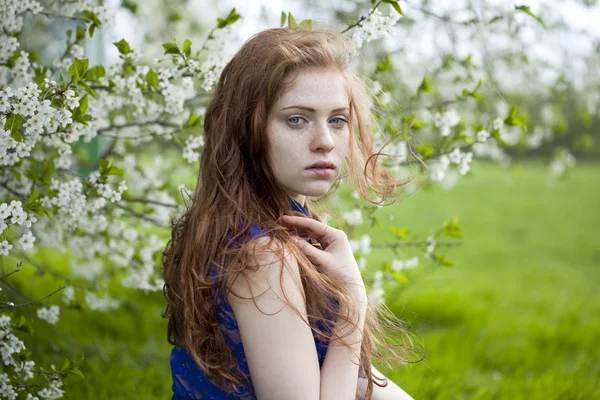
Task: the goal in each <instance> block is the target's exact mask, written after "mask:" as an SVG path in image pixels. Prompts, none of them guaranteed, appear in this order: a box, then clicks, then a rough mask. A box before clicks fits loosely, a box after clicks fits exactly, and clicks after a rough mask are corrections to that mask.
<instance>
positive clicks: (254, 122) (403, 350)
mask: <svg viewBox="0 0 600 400" xmlns="http://www.w3.org/2000/svg"><path fill="white" fill-rule="evenodd" d="M351 61H352V45H351V42H350V41H349V39H348V38H347V37H345V36H344V35H342V34H340V33H338V32H336V31H333V30H329V29H322V30H318V31H317V30H304V29H299V28H281V29H269V30H265V31H262V32H260V33H258V34H256V35H255V36H253V37H252V38H251V39H250V40H248V41H247V42H246V43H245V44H244V45H243V46H242V48H241V49H240V50H239V51H238V52H237V53H236V55H235V56H234V57H233V58H232V59H231V61H230V62H229V63H228V64H227V65H226V66H225V68H224V70H223V72H222V74H221V76H220V79H219V82H218V84H217V86H216V90H215V92H214V95H213V97H212V100H211V102H210V104H209V105H208V107H207V109H206V114H205V117H204V134H205V147H204V150H203V153H202V156H201V160H200V166H199V173H198V182H197V186H196V190H195V192H194V193H193V195H192V196H191V198H190V201H189V202H188V204H186V208H185V211H184V212H183V213H182V214H181V215H180V216H179V217H175V218H173V221H172V237H171V240H170V241H169V243H168V245H167V248H166V250H165V251H164V253H163V260H162V261H163V274H164V280H165V285H164V288H163V294H164V296H165V298H166V300H167V307H166V311H165V314H164V316H165V317H168V319H169V321H168V340H169V343H171V344H173V345H175V346H179V347H183V348H185V349H187V350H188V351H189V353H190V354H191V356H192V357H193V359H194V360H195V362H196V363H197V364H198V366H199V367H200V368H201V369H202V370H203V371H204V372H205V374H206V376H207V377H208V378H209V379H210V380H211V381H213V382H215V383H216V384H217V385H218V386H220V387H222V388H224V389H225V390H228V391H235V390H237V389H238V388H239V387H240V386H242V385H244V384H246V383H247V382H248V379H249V377H248V376H246V375H244V374H243V373H242V372H241V371H240V368H239V366H238V364H237V360H236V357H235V354H234V353H233V351H232V349H231V348H229V347H228V346H227V344H226V341H225V337H224V335H223V333H222V331H221V329H220V327H219V324H218V321H217V318H216V313H217V304H216V297H215V296H213V289H214V290H216V291H217V293H218V294H219V295H221V294H223V293H226V292H231V287H232V283H233V282H234V281H235V279H236V278H237V277H238V275H240V274H241V275H242V276H245V277H247V275H245V274H246V272H247V271H248V270H255V269H256V268H259V266H258V265H254V264H253V261H252V260H255V258H253V256H252V255H253V254H255V253H254V251H256V244H257V243H258V242H257V241H256V240H251V238H250V236H249V233H250V228H251V224H253V223H254V224H258V225H259V226H260V228H261V229H262V230H263V231H264V232H267V233H268V234H267V237H268V238H269V241H268V242H267V243H264V241H260V242H259V243H263V244H264V246H263V248H264V249H273V248H277V249H280V251H279V250H278V251H277V252H276V253H277V255H278V257H279V259H280V260H281V268H282V269H283V257H284V247H285V249H287V250H288V251H290V252H291V253H292V254H293V255H294V257H295V258H296V259H297V261H298V266H299V270H300V276H301V280H302V285H303V289H304V296H305V301H306V310H307V314H308V319H309V323H310V327H311V329H312V330H313V332H314V333H315V334H316V335H320V337H322V338H324V339H327V340H332V339H336V340H338V341H341V342H342V343H343V344H345V345H347V346H350V344H349V343H347V342H346V341H345V340H344V337H347V336H348V335H349V334H350V333H351V332H352V329H351V330H350V332H348V335H336V332H337V333H339V332H338V331H336V330H334V329H333V327H334V326H336V323H339V322H340V321H347V322H348V323H349V324H351V325H353V327H354V329H356V325H355V324H353V323H352V321H353V319H351V318H350V317H349V316H348V315H347V313H346V312H344V311H342V310H346V311H348V310H351V313H352V311H353V310H355V301H354V299H353V297H352V296H351V294H350V292H349V290H348V289H347V286H346V285H344V284H343V283H344V282H342V281H341V280H340V278H339V277H337V276H333V275H330V274H328V273H327V272H326V271H322V270H320V269H318V268H317V267H316V266H314V265H313V264H312V263H311V262H310V261H309V260H308V258H307V257H306V256H304V254H302V253H301V252H300V251H299V249H298V248H297V247H296V246H295V245H294V244H293V242H292V241H291V240H290V239H291V235H292V232H290V230H289V228H287V227H285V226H283V225H282V223H281V216H282V215H284V214H288V215H296V213H295V212H293V211H291V210H290V199H289V197H288V195H287V194H286V193H285V191H284V190H283V188H282V187H281V186H280V185H279V184H278V182H277V181H276V180H275V178H274V175H273V172H272V170H271V168H270V166H269V165H268V163H267V152H268V149H269V142H268V140H267V134H266V132H267V129H266V128H267V121H268V116H269V112H270V110H271V108H272V107H273V105H274V103H275V102H276V101H277V99H278V97H279V96H281V95H282V93H284V91H285V90H286V88H287V87H288V86H289V76H290V74H292V73H295V72H298V71H300V70H305V69H314V68H319V69H329V70H335V71H338V72H339V73H341V74H342V75H343V76H344V78H345V81H346V84H347V90H348V92H349V99H350V120H351V123H350V124H349V128H350V146H349V152H348V157H347V159H346V160H345V162H344V168H343V171H344V174H345V175H346V176H347V177H348V178H349V181H350V182H351V184H352V185H353V186H354V188H355V189H356V190H358V191H359V192H360V193H361V195H362V196H363V197H364V198H365V199H367V200H368V201H370V202H372V203H374V204H381V203H383V202H384V200H385V199H386V198H387V197H390V198H392V199H394V197H395V196H394V195H395V194H396V193H397V191H398V190H397V189H398V188H399V187H400V186H402V185H403V184H406V183H407V182H408V181H409V180H410V178H409V179H408V180H404V181H402V182H400V181H397V180H395V178H394V177H393V176H392V174H391V173H389V172H388V171H386V170H385V168H383V167H382V166H380V165H378V162H377V161H378V160H377V158H378V157H377V156H378V155H379V153H377V154H376V153H374V152H373V133H374V131H373V128H374V126H375V125H374V123H373V121H372V114H371V110H370V105H371V104H372V103H371V101H370V97H369V94H368V89H367V86H366V84H365V82H364V81H363V80H362V79H361V78H360V77H359V76H358V75H357V74H356V73H355V72H353V71H352V70H351V68H350V62H351ZM286 78H287V79H286ZM337 186H338V185H332V188H331V189H330V190H329V191H328V193H327V194H325V195H324V196H322V197H321V198H319V199H309V198H307V205H306V208H307V209H308V212H309V217H310V218H314V219H316V220H318V221H321V218H320V217H319V215H318V214H317V213H316V211H315V210H313V203H314V204H315V206H316V205H317V203H319V202H320V201H322V200H324V199H326V198H328V197H329V195H330V194H331V193H333V191H335V189H336V188H337ZM370 191H371V192H375V193H376V194H377V195H376V197H377V198H376V199H375V200H372V199H371V198H370V197H369V196H370V194H369V192H370ZM392 203H393V202H392ZM246 239H249V240H246ZM273 243H275V245H274V246H273ZM213 268H214V269H216V270H217V271H218V272H219V277H220V278H219V279H217V280H215V279H214V273H213V272H214V269H213ZM231 293H232V294H233V295H236V294H235V293H233V292H231ZM238 297H239V296H238ZM252 299H254V297H253V298H252ZM328 299H334V300H335V301H336V302H337V304H338V305H339V307H335V308H332V306H331V303H330V302H329V300H328ZM286 301H287V304H288V305H289V306H290V307H292V308H293V309H295V310H296V313H298V315H299V316H300V315H301V314H300V313H299V311H298V309H297V308H296V307H295V306H294V305H293V304H291V303H290V302H289V300H288V299H287V296H286ZM255 304H256V303H255ZM328 315H329V317H328ZM318 321H321V322H322V323H323V326H324V327H325V328H324V329H320V328H319V327H318V326H317V322H318ZM336 321H337V322H336ZM385 333H389V334H391V335H393V336H394V339H395V340H396V343H386V341H385V339H384V334H385ZM378 335H379V336H381V337H380V338H378V337H377V336H378ZM362 337H363V338H362V345H361V350H360V367H361V369H362V371H364V373H365V374H366V378H367V379H368V387H367V392H366V398H368V399H370V398H371V395H372V393H373V384H374V383H375V384H377V385H378V386H382V387H383V386H386V385H387V382H385V381H384V379H383V378H381V377H378V378H377V379H379V380H382V381H383V382H382V383H379V382H376V381H375V378H376V377H375V376H374V375H373V374H372V373H371V368H370V364H371V358H372V356H375V357H377V359H378V360H380V361H381V362H384V363H385V364H386V365H387V366H388V367H390V366H392V365H393V366H397V365H398V364H404V363H407V362H410V361H409V358H410V357H411V356H412V355H413V354H414V353H415V351H416V350H415V348H414V347H413V346H412V341H411V339H410V336H409V335H408V333H407V331H406V330H405V328H404V325H403V323H402V321H400V320H398V319H397V318H396V317H395V316H394V315H393V313H392V312H391V311H390V310H389V309H387V307H385V305H382V304H375V303H372V302H369V305H368V310H367V314H366V317H365V325H364V329H363V335H362ZM394 364H395V365H394ZM357 394H358V390H357Z"/></svg>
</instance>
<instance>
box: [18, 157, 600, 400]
mask: <svg viewBox="0 0 600 400" xmlns="http://www.w3.org/2000/svg"><path fill="white" fill-rule="evenodd" d="M518 171H519V172H518V174H516V173H514V172H510V171H506V170H503V169H501V168H499V167H497V166H492V165H486V164H481V165H475V166H474V168H473V173H472V174H471V173H470V174H469V175H468V176H466V177H462V178H461V181H460V182H459V184H458V186H457V187H456V188H455V189H454V190H452V191H450V192H444V191H442V190H439V189H438V190H435V191H427V190H421V191H420V192H418V193H416V194H415V195H413V196H411V197H409V198H407V199H406V200H405V201H404V202H402V203H401V204H399V205H395V206H393V207H390V208H387V209H382V210H380V211H379V212H380V213H381V214H380V215H382V216H386V215H388V214H393V215H394V220H393V221H391V222H390V223H393V224H394V225H395V226H399V227H400V226H408V227H411V228H412V230H413V234H414V235H415V238H424V237H426V236H427V235H429V234H430V233H431V230H432V229H434V228H436V227H437V226H440V225H441V224H442V223H443V221H445V220H447V219H449V218H450V217H452V216H457V217H459V218H460V225H461V226H462V228H463V230H464V233H465V237H464V240H463V244H462V245H461V246H459V247H453V248H451V249H443V253H444V254H447V255H448V257H449V258H450V259H451V260H453V261H456V263H457V265H456V266H454V267H451V268H447V267H440V266H437V265H433V264H431V263H428V262H426V261H425V260H424V259H423V258H422V257H421V265H420V266H419V267H418V268H417V269H416V270H415V271H410V272H414V273H412V274H410V276H409V277H410V282H409V284H408V285H407V286H406V287H404V288H403V289H402V290H401V291H400V294H399V295H397V296H395V297H394V298H392V295H393V292H392V291H391V290H388V298H387V302H388V304H389V306H390V308H391V309H392V310H393V311H394V312H395V313H396V314H397V315H398V316H400V317H401V318H403V319H406V320H407V321H409V323H410V330H411V331H412V332H413V333H415V335H416V337H417V338H418V340H419V341H420V342H421V343H422V345H423V346H424V348H425V350H426V353H427V358H426V360H425V361H424V362H421V363H418V364H414V365H410V366H408V367H405V368H401V369H398V370H395V371H386V370H383V371H382V372H385V373H386V375H387V376H388V377H390V378H391V379H393V380H394V381H396V382H397V383H399V384H400V386H401V387H403V388H404V389H405V390H406V391H407V392H408V393H410V394H411V395H412V396H413V397H414V398H415V399H543V400H550V399H594V398H600V389H599V380H600V379H599V376H600V346H599V344H600V319H599V316H600V296H598V293H599V290H598V289H597V284H598V282H600V239H599V237H600V209H599V208H598V205H599V201H598V199H599V198H600V185H599V183H600V165H598V164H587V165H586V164H582V165H578V166H577V168H576V169H575V170H573V171H572V174H571V175H570V176H569V178H568V179H567V180H566V181H562V182H557V183H556V184H555V185H554V186H551V187H549V186H546V184H545V181H546V173H547V168H546V166H544V165H541V164H538V163H528V164H526V165H524V166H523V168H521V169H519V170H518ZM384 221H385V219H384ZM359 231H360V232H361V233H362V232H369V233H370V234H371V235H372V239H373V242H374V243H381V242H386V241H389V240H391V235H390V234H389V233H387V232H386V231H385V230H382V229H380V230H377V229H371V230H370V229H369V228H367V227H361V228H360V229H359ZM416 254H419V252H418V251H417V250H415V249H409V250H407V251H406V253H405V255H406V256H407V257H408V256H412V255H416ZM391 257H393V254H392V253H391V252H388V251H377V252H373V253H371V254H370V255H369V258H368V259H369V265H370V267H369V268H373V267H376V266H377V265H378V264H379V263H380V262H382V261H385V260H387V261H389V260H390V258H391ZM53 261H55V262H56V263H58V264H59V263H60V260H59V259H55V260H53ZM21 279H22V280H21V281H20V283H21V285H23V286H25V285H27V284H28V283H31V282H28V281H27V279H23V278H21ZM49 287H52V289H54V288H56V286H47V287H46V286H44V285H40V284H38V286H37V287H36V290H37V291H39V293H40V294H43V293H47V292H48V291H47V289H48V288H49ZM123 294H124V295H126V296H127V298H128V303H127V306H126V307H125V308H124V309H121V310H119V311H116V312H112V313H108V314H106V313H100V312H83V313H82V312H79V311H77V310H63V312H62V313H61V321H60V322H59V328H60V329H61V330H62V332H64V333H63V334H60V335H56V334H53V333H51V332H46V331H47V330H48V328H47V327H48V326H47V325H44V323H43V322H40V323H38V324H36V334H37V335H36V338H37V339H35V340H29V341H28V342H27V343H26V344H27V345H28V349H30V350H31V351H32V352H33V353H34V354H46V355H47V356H45V360H46V361H47V362H55V363H56V364H57V365H58V366H60V365H61V364H62V360H64V357H58V358H55V356H54V355H55V354H56V353H57V352H59V353H60V352H63V354H65V352H66V354H67V355H68V356H73V357H74V356H76V355H78V354H80V353H82V352H84V353H85V354H86V359H85V360H84V361H83V363H82V364H81V370H82V372H83V373H84V374H85V376H86V378H85V379H84V380H82V379H77V378H75V377H73V378H69V379H67V381H66V385H65V386H66V387H65V389H66V394H65V399H78V400H79V399H125V398H126V399H167V398H169V397H170V393H171V391H170V385H171V378H170V371H169V365H168V355H169V351H170V346H169V345H168V343H167V342H166V321H164V320H162V319H161V318H160V313H161V311H163V300H162V294H160V293H154V294H150V295H144V294H143V293H139V292H135V291H126V292H124V293H123ZM48 339H51V340H48ZM49 342H52V343H53V344H52V345H49V344H48V343H49ZM374 363H375V364H377V361H376V360H375V361H374Z"/></svg>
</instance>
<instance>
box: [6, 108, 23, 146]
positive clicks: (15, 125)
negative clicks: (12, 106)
mask: <svg viewBox="0 0 600 400" xmlns="http://www.w3.org/2000/svg"><path fill="white" fill-rule="evenodd" d="M22 122H23V117H22V116H21V114H11V115H10V116H9V117H8V118H7V119H6V122H5V123H4V129H6V130H8V131H10V132H12V134H13V135H15V134H18V133H19V128H21V123H22ZM20 136H21V135H19V137H20ZM13 139H15V140H21V139H16V138H14V137H13Z"/></svg>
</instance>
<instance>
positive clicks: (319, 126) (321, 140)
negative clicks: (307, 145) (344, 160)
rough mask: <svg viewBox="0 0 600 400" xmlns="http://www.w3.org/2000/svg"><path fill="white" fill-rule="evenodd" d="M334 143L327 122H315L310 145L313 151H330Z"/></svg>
mask: <svg viewBox="0 0 600 400" xmlns="http://www.w3.org/2000/svg"><path fill="white" fill-rule="evenodd" d="M334 145H335V141H334V140H333V135H332V134H331V129H330V128H329V125H328V124H327V121H319V122H317V123H316V124H315V127H314V130H313V135H312V142H311V147H312V150H313V151H319V150H322V151H327V152H328V151H331V150H332V149H333V146H334Z"/></svg>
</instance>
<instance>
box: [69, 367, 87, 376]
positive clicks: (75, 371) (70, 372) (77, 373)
mask: <svg viewBox="0 0 600 400" xmlns="http://www.w3.org/2000/svg"><path fill="white" fill-rule="evenodd" d="M69 374H71V375H77V376H80V377H81V378H85V376H83V373H82V372H81V371H80V370H79V369H77V368H71V369H70V370H69Z"/></svg>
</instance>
